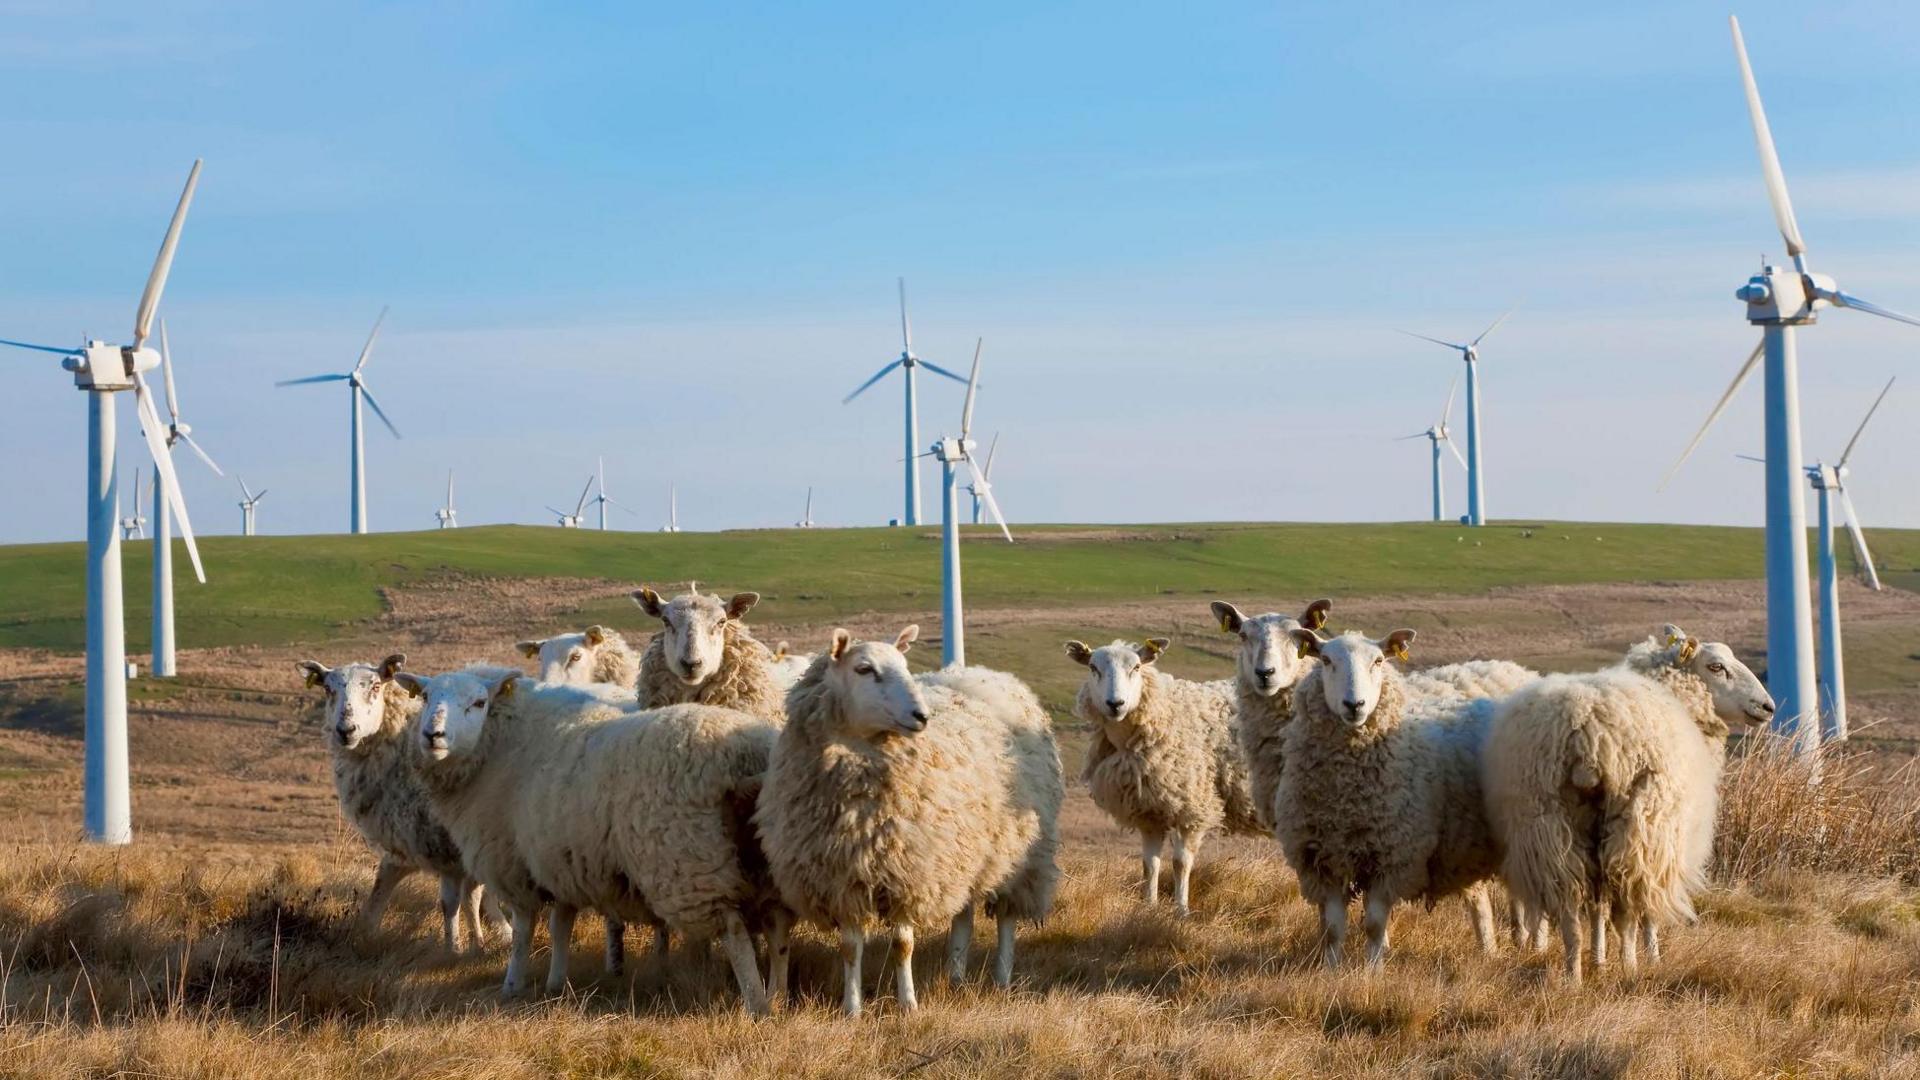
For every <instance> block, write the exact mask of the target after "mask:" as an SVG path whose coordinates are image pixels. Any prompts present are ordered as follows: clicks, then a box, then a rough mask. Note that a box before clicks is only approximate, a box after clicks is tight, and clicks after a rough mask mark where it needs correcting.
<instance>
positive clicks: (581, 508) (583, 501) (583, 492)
mask: <svg viewBox="0 0 1920 1080" xmlns="http://www.w3.org/2000/svg"><path fill="white" fill-rule="evenodd" d="M592 491H593V476H592V474H588V476H587V486H586V487H583V488H581V489H580V501H579V502H577V503H574V504H573V516H574V517H579V516H580V515H581V514H583V513H586V510H587V495H588V494H589V493H591V492H592Z"/></svg>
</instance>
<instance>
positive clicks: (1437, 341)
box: [1395, 330, 1467, 352]
mask: <svg viewBox="0 0 1920 1080" xmlns="http://www.w3.org/2000/svg"><path fill="white" fill-rule="evenodd" d="M1395 333H1400V334H1405V335H1407V336H1408V337H1417V338H1419V339H1420V340H1421V341H1431V342H1433V343H1434V344H1435V345H1445V346H1446V347H1447V348H1449V349H1456V350H1459V351H1461V352H1465V351H1466V348H1467V347H1466V346H1465V345H1456V344H1454V343H1453V342H1451V341H1441V340H1440V339H1439V338H1437V337H1428V336H1427V335H1425V334H1416V333H1414V332H1413V331H1411V330H1396V331H1395Z"/></svg>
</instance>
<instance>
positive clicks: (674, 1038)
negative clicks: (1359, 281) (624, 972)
mask: <svg viewBox="0 0 1920 1080" xmlns="http://www.w3.org/2000/svg"><path fill="white" fill-rule="evenodd" d="M1210 855H1211V857H1208V858H1205V859H1204V860H1203V863H1202V869H1201V871H1200V872H1199V873H1198V874H1197V880H1196V884H1195V897H1196V914H1195V916H1194V917H1193V918H1191V919H1188V920H1184V921H1183V920H1178V919H1175V918H1173V917H1171V916H1170V915H1169V914H1168V913H1167V912H1166V911H1165V909H1160V910H1155V911H1145V910H1141V909H1140V908H1139V907H1138V906H1137V904H1136V903H1135V902H1134V900H1133V888H1134V881H1133V876H1134V874H1135V872H1136V871H1135V866H1134V863H1133V860H1132V859H1130V858H1128V857H1126V855H1125V854H1124V853H1122V852H1120V851H1118V850H1116V851H1113V852H1100V851H1095V850H1088V851H1083V852H1081V853H1078V854H1075V855H1074V856H1072V857H1071V858H1070V859H1069V860H1068V862H1067V865H1066V867H1065V869H1066V871H1067V881H1066V885H1065V888H1064V890H1063V895H1062V900H1061V904H1060V907H1059V909H1058V911H1057V913H1056V915H1055V917H1054V919H1053V920H1051V921H1050V922H1049V923H1048V924H1047V925H1046V926H1045V927H1043V928H1040V929H1038V930H1035V931H1032V932H1030V933H1027V934H1024V935H1023V936H1022V939H1021V956H1020V963H1019V987H1018V990H1017V992H1016V993H1015V994H1014V995H1012V996H1011V997H1008V996H1004V995H1001V994H998V993H996V992H994V991H992V990H991V989H990V988H989V987H987V986H986V985H985V983H984V979H980V980H978V981H976V982H975V983H973V984H971V985H968V986H964V987H961V988H959V989H957V990H956V989H949V988H947V987H945V986H944V985H942V984H941V982H940V980H939V978H938V974H937V969H938V960H939V958H940V957H941V956H942V952H943V947H944V942H942V941H939V940H938V939H935V940H929V941H926V942H924V943H923V946H922V948H921V950H920V953H921V955H922V956H923V957H924V958H925V962H924V963H923V964H922V966H921V972H922V974H921V981H922V1002H923V1005H924V1008H923V1009H922V1010H921V1011H920V1012H919V1013H917V1014H914V1015H912V1016H901V1015H899V1014H897V1013H896V1012H895V1011H894V1010H893V1008H892V1003H891V1000H890V999H889V998H886V997H882V998H881V999H880V1001H879V1002H878V1003H877V1008H876V1010H875V1012H874V1014H873V1015H870V1016H868V1017H866V1018H864V1019H862V1020H859V1021H853V1022H849V1021H846V1020H844V1019H841V1018H840V1017H839V1016H837V1015H836V1013H835V1011H834V1006H835V1005H836V1003H837V980H838V973H837V960H836V958H835V956H834V955H833V952H832V950H831V949H830V948H829V946H828V943H827V942H826V940H825V939H824V938H823V937H821V936H819V935H811V936H809V937H808V938H806V939H805V940H803V941H802V943H801V946H800V948H799V949H798V951H797V956H796V961H797V964H796V967H797V971H796V976H797V979H798V985H799V987H800V988H801V991H802V999H801V1001H800V1002H799V1003H798V1004H797V1005H795V1006H794V1007H792V1008H790V1009H789V1010H788V1011H787V1012H786V1013H785V1014H783V1015H781V1016H778V1017H776V1018H775V1019H773V1020H771V1021H767V1022H761V1023H755V1022H753V1021H750V1020H748V1019H746V1018H745V1017H744V1016H743V1015H741V1013H740V1011H739V1009H738V1008H737V1004H736V1002H735V1001H734V998H733V995H732V992H731V990H730V988H729V985H728V979H727V978H726V976H725V973H724V972H723V971H722V965H721V964H720V963H719V961H718V958H717V957H716V956H714V955H713V954H711V953H706V954H703V953H701V952H700V951H699V950H698V949H693V950H680V951H678V957H679V959H678V960H677V961H676V971H675V972H674V973H673V974H672V975H671V976H669V977H662V976H661V974H660V973H659V972H658V971H656V970H654V969H653V968H652V967H651V965H650V964H649V962H648V961H647V960H646V959H645V958H644V951H643V950H638V949H636V950H635V952H634V956H633V957H632V958H631V960H632V967H633V972H632V974H631V975H630V976H629V977H628V978H626V979H609V978H605V977H600V976H597V974H596V973H597V970H598V963H597V956H596V953H597V951H598V948H599V942H598V940H597V932H594V933H588V934H586V935H583V936H585V937H586V938H587V939H588V940H583V941H581V942H579V943H578V946H577V951H576V956H575V970H576V971H579V972H584V973H587V978H586V979H584V980H583V981H582V982H579V983H576V990H575V992H574V993H573V994H572V995H570V996H569V997H568V998H566V999H563V1000H560V1001H553V1002H530V1003H521V1004H516V1005H511V1006H502V1005H500V1004H498V1003H497V1002H496V1000H495V997H494V992H495V988H496V986H497V979H498V976H499V972H500V964H501V962H502V957H501V954H500V953H499V951H498V950H496V951H494V952H493V953H491V954H490V955H488V956H486V957H483V958H461V959H458V960H446V959H443V958H441V957H440V956H439V955H438V954H437V950H436V947H435V946H434V944H433V938H434V933H433V927H432V924H433V922H434V919H435V918H436V916H435V915H434V914H433V912H432V910H431V908H432V904H431V900H430V897H429V895H428V893H429V890H427V889H426V888H425V887H422V886H418V885H416V886H413V887H410V888H407V889H403V890H402V893H403V895H402V897H401V899H400V901H399V903H397V904H396V908H395V910H394V911H393V912H392V913H391V914H390V915H389V918H388V921H387V925H386V927H384V928H383V929H382V930H381V931H379V932H377V933H375V934H372V935H369V936H367V937H365V938H356V937H355V936H354V935H353V934H352V933H351V932H350V930H349V927H350V924H351V916H352V914H353V912H354V910H355V907H356V905H357V903H358V901H359V897H360V894H361V891H362V890H363V889H364V887H365V885H366V876H365V873H364V870H362V869H361V863H362V862H363V860H362V859H361V858H360V856H359V855H358V853H357V852H355V851H353V850H352V849H351V848H349V847H345V846H339V847H328V848H319V849H316V850H315V851H313V852H311V853H306V852H303V853H296V854H292V855H289V856H285V857H281V858H278V859H270V860H263V861H262V862H261V863H259V864H254V865H243V866H240V867H237V868H234V869H227V870H219V869H206V868H204V867H203V865H202V864H201V863H200V862H198V861H196V859H195V858H194V857H193V856H192V854H191V853H168V852H163V851H155V850H146V851H122V852H112V851H104V850H99V849H85V848H63V847H49V846H40V845H22V846H16V847H13V848H10V849H4V850H0V957H4V969H5V972H4V987H5V996H4V1000H3V1001H0V1072H5V1073H8V1074H15V1075H34V1076H51V1075H75V1074H78V1075H103V1074H109V1073H113V1072H115V1071H126V1072H137V1073H144V1074H161V1075H181V1074H193V1075H219V1076H234V1077H242V1076H245V1077H277V1076H287V1077H294V1076H298V1077H314V1076H333V1075H343V1076H344V1075H352V1076H396V1077H397V1076H415V1075H428V1076H455V1075H458V1076H474V1077H532V1076H546V1075H553V1074H565V1073H577V1074H588V1075H604V1074H614V1073H617V1074H621V1075H634V1076H683V1075H695V1076H744V1075H782V1076H805V1077H838V1076H848V1077H851V1076H904V1075H913V1076H917V1077H918V1076H926V1077H949V1076H984V1075H994V1076H1004V1075H1043V1076H1120V1075H1128V1076H1150V1075H1165V1074H1180V1075H1192V1076H1203V1077H1242V1076H1246V1077H1253V1076H1274V1075H1282V1076H1285V1075H1339V1076H1374V1075H1419V1076H1432V1077H1486V1076H1504V1077H1534V1076H1664V1075H1692V1076H1709V1077H1719V1076H1724V1077H1747V1076H1755V1075H1771V1074H1778V1073H1792V1074H1796V1075H1832V1076H1877V1075H1887V1074H1888V1073H1889V1072H1897V1071H1902V1070H1914V1069H1920V1007H1917V1005H1916V990H1915V987H1916V975H1917V974H1920V894H1916V893H1915V892H1914V891H1913V890H1912V889H1910V888H1909V887H1907V886H1905V885H1902V884H1900V883H1898V882H1896V881H1894V880H1891V879H1888V878H1884V877H1882V878H1862V877H1856V876H1851V875H1843V874H1838V873H1833V872H1812V871H1805V870H1793V869H1791V868H1790V867H1789V868H1787V869H1778V868H1775V869H1774V870H1772V871H1771V872H1770V873H1768V874H1766V875H1765V876H1762V877H1757V878H1755V879H1754V880H1753V882H1752V883H1751V884H1748V885H1745V886H1741V887H1739V888H1736V889H1731V890H1726V891H1718V892H1716V893H1714V894H1713V895H1712V896H1711V897H1709V898H1708V900H1707V902H1706V903H1705V904H1703V910H1704V918H1703V922H1702V924H1701V925H1700V926H1698V927H1694V928H1689V929H1682V930H1679V931H1676V932H1675V933H1673V934H1672V935H1671V937H1670V939H1669V948H1668V953H1667V956H1666V958H1665V959H1664V960H1663V961H1662V962H1661V963H1659V964H1657V965H1654V966H1652V967H1651V968H1649V969H1646V970H1644V971H1643V972H1642V973H1641V974H1640V975H1639V976H1638V977H1627V976H1624V975H1621V974H1619V973H1618V972H1608V973H1603V974H1602V975H1601V976H1600V977H1599V978H1598V979H1597V980H1595V982H1594V983H1593V984H1592V985H1591V986H1589V987H1588V988H1586V989H1584V990H1580V991H1571V992H1570V991H1566V990H1564V989H1563V988H1562V987H1561V986H1560V985H1559V984H1558V982H1557V980H1556V978H1555V976H1554V974H1553V970H1554V966H1555V959H1554V957H1553V956H1551V955H1526V956H1517V955H1515V954H1513V953H1512V952H1511V951H1509V952H1507V953H1506V954H1504V955H1502V956H1499V957H1495V958H1491V959H1489V958H1483V957H1481V956H1479V955H1478V954H1477V953H1476V951H1475V950H1474V947H1473V944H1472V936H1471V933H1470V931H1469V929H1468V925H1467V921H1466V919H1465V917H1464V915H1463V914H1462V912H1461V910H1460V907H1459V905H1457V904H1446V905H1443V906H1441V907H1440V908H1438V909H1436V910H1434V911H1432V912H1422V911H1418V910H1413V909H1407V910H1404V911H1403V912H1402V913H1401V914H1400V915H1399V917H1398V918H1397V919H1396V921H1395V926H1394V952H1393V955H1392V956H1391V958H1390V960H1389V964H1388V968H1387V971H1386V972H1385V973H1384V974H1381V975H1368V974H1366V973H1364V972H1361V971H1358V970H1347V971H1341V972H1332V973H1330V972H1327V971H1324V970H1323V969H1321V968H1320V967H1319V966H1318V964H1317V963H1316V961H1315V950H1314V933H1315V930H1314V921H1313V916H1312V913H1311V912H1309V911H1308V910H1307V908H1306V905H1304V904H1302V903H1300V901H1299V897H1298V893H1297V891H1296V889H1295V887H1294V883H1293V879H1292V877H1291V875H1289V874H1288V873H1287V872H1286V871H1285V870H1284V868H1282V867H1281V866H1280V865H1279V864H1278V861H1277V860H1276V859H1273V858H1271V857H1268V855H1267V854H1266V849H1265V848H1264V846H1263V845H1254V844H1243V845H1239V846H1237V847H1234V848H1233V849H1232V850H1231V852H1229V851H1226V850H1223V851H1221V852H1219V853H1210ZM884 952H885V949H884V948H878V949H874V950H871V953H872V954H874V955H873V956H872V960H871V961H870V964H869V972H868V978H869V980H870V985H871V980H872V979H874V978H875V977H876V976H877V974H878V972H879V970H880V968H881V966H882V963H883V961H884ZM985 963H986V956H985V953H984V951H977V952H976V955H975V970H976V974H977V975H984V972H983V971H982V970H981V969H982V968H984V966H985ZM886 992H890V988H883V993H886Z"/></svg>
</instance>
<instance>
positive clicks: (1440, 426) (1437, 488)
mask: <svg viewBox="0 0 1920 1080" xmlns="http://www.w3.org/2000/svg"><path fill="white" fill-rule="evenodd" d="M1483 336H1484V335H1483ZM1458 389H1460V376H1458V375H1455V376H1454V377H1453V385H1451V386H1449V387H1447V407H1446V408H1445V409H1442V410H1441V412H1440V422H1439V423H1437V424H1435V425H1433V426H1432V427H1430V428H1428V429H1427V430H1425V431H1416V432H1414V433H1413V434H1411V435H1402V436H1400V438H1399V439H1398V440H1396V441H1401V442H1404V441H1405V440H1407V439H1425V440H1427V442H1428V444H1429V447H1428V448H1429V449H1431V450H1432V451H1433V520H1435V521H1444V520H1446V504H1447V489H1446V486H1445V484H1444V483H1443V481H1442V479H1441V476H1440V444H1441V443H1446V444H1447V449H1448V450H1451V451H1453V456H1454V460H1456V461H1458V462H1459V463H1460V467H1461V468H1463V469H1466V468H1467V459H1466V458H1463V457H1461V456H1460V448H1459V447H1457V446H1455V445H1453V436H1452V433H1451V431H1450V430H1449V425H1450V424H1452V422H1453V392H1454V391H1456V390H1458ZM987 460H989V461H991V460H993V458H992V455H988V458H987ZM1467 471H1468V472H1469V473H1471V472H1472V471H1473V470H1471V469H1468V470H1467Z"/></svg>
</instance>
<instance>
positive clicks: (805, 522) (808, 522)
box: [793, 488, 813, 529]
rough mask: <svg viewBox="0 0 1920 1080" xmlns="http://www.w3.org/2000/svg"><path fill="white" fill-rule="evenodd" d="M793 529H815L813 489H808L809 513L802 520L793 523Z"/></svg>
mask: <svg viewBox="0 0 1920 1080" xmlns="http://www.w3.org/2000/svg"><path fill="white" fill-rule="evenodd" d="M793 527H794V528H796V529H811V528H813V489H812V488H808V489H807V512H806V514H805V515H803V516H802V517H801V518H800V520H799V521H796V522H794V523H793Z"/></svg>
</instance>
